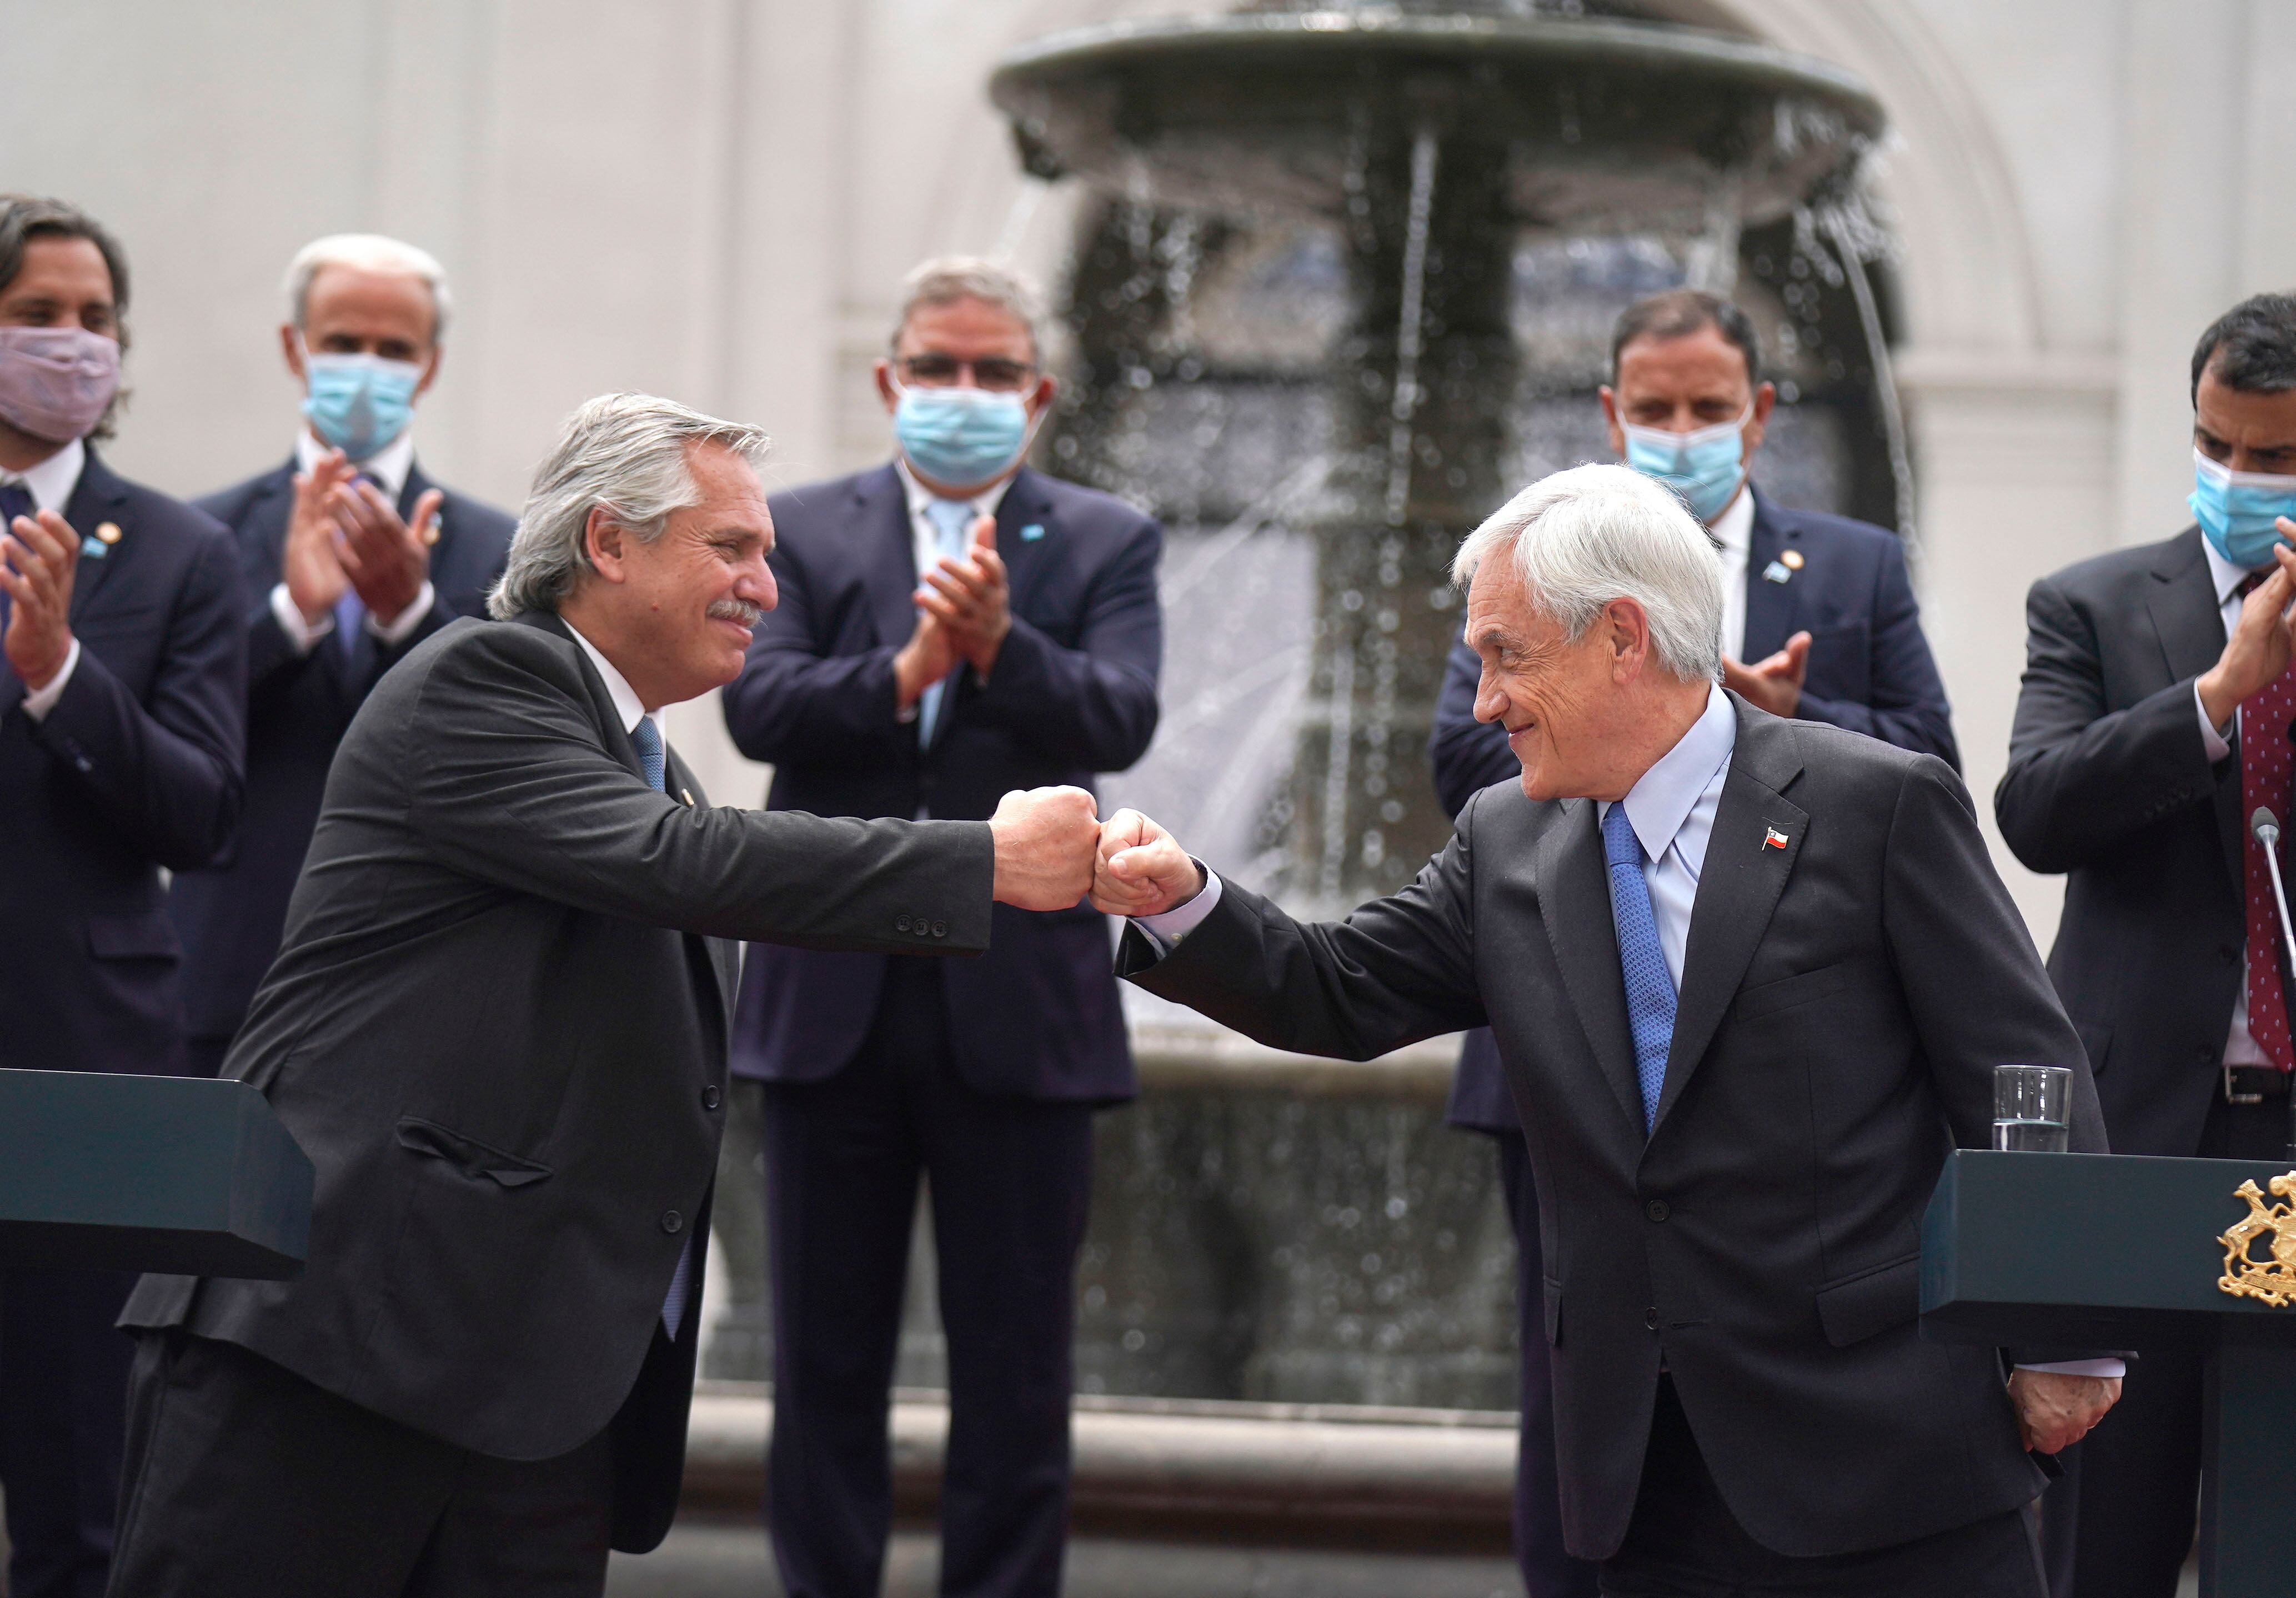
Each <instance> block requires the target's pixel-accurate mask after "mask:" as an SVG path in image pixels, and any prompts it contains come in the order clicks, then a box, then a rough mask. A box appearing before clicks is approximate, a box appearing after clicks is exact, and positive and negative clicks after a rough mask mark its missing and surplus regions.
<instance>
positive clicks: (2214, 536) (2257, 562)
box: [2185, 449, 2296, 570]
mask: <svg viewBox="0 0 2296 1598" xmlns="http://www.w3.org/2000/svg"><path fill="white" fill-rule="evenodd" d="M2185 504H2188V505H2190V506H2192V507H2193V516H2194V520H2197V521H2198V522H2199V523H2200V524H2201V536H2202V537H2204V538H2206V539H2207V540H2208V541H2209V547H2210V548H2211V549H2213V550H2215V551H2216V552H2217V553H2218V554H2220V555H2222V556H2223V557H2224V558H2225V559H2226V561H2230V562H2232V564H2234V565H2235V566H2240V567H2244V568H2248V569H2250V570H2253V569H2254V568H2256V567H2259V566H2262V565H2264V564H2265V563H2266V562H2267V561H2270V560H2271V559H2272V546H2273V545H2276V544H2277V543H2279V542H2280V532H2279V529H2276V528H2275V527H2274V526H2273V525H2272V523H2273V519H2274V518H2275V517H2278V516H2286V517H2288V518H2290V519H2291V520H2296V477H2276V476H2273V475H2271V474H2269V473H2267V472H2262V471H2232V470H2231V469H2230V468H2228V467H2226V466H2220V465H2218V463H2216V462H2214V461H2211V460H2210V459H2209V457H2208V456H2206V455H2202V453H2201V452H2200V451H2199V450H2197V449H2195V450H2194V451H2193V496H2192V497H2191V498H2190V499H2187V500H2186V501H2185Z"/></svg>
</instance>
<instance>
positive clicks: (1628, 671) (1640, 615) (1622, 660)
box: [1603, 594, 1650, 685]
mask: <svg viewBox="0 0 2296 1598" xmlns="http://www.w3.org/2000/svg"><path fill="white" fill-rule="evenodd" d="M1603 627H1606V628H1608V629H1609V635H1608V643H1609V644H1610V648H1611V681H1613V682H1615V683H1618V684H1621V685H1624V684H1628V683H1631V682H1633V681H1634V680H1635V678H1636V677H1637V676H1641V675H1642V669H1643V663H1644V661H1646V660H1649V659H1650V617H1649V615H1648V614H1647V613H1645V612H1644V610H1643V607H1642V604H1641V602H1639V601H1636V600H1633V599H1629V598H1628V597H1627V596H1626V595H1624V594H1620V596H1619V597H1618V598H1616V599H1614V600H1612V601H1611V602H1610V603H1609V604H1606V605H1604V606H1603Z"/></svg>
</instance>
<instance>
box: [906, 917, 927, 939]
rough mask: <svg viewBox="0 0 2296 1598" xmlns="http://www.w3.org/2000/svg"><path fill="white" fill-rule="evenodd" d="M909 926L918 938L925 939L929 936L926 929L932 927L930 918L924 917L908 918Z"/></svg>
mask: <svg viewBox="0 0 2296 1598" xmlns="http://www.w3.org/2000/svg"><path fill="white" fill-rule="evenodd" d="M909 925H910V927H911V928H912V929H913V930H914V931H915V932H916V935H917V936H918V937H920V938H923V937H927V936H929V935H930V934H929V931H928V929H930V928H931V926H932V918H931V916H925V915H913V916H911V917H909Z"/></svg>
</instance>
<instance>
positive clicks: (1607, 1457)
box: [1119, 696, 2104, 1559]
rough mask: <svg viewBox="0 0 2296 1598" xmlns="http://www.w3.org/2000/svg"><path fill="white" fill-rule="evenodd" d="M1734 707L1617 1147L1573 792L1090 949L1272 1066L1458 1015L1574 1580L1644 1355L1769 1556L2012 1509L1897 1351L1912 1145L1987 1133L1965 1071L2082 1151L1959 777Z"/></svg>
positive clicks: (1604, 946) (1959, 1420)
mask: <svg viewBox="0 0 2296 1598" xmlns="http://www.w3.org/2000/svg"><path fill="white" fill-rule="evenodd" d="M1733 697H1734V696H1733ZM1736 704H1737V711H1738V742H1737V747H1736V750H1735V751H1734V754H1733V755H1732V758H1731V763H1730V770H1729V774H1728V775H1727V777H1726V779H1725V784H1724V787H1723V791H1722V800H1721V805H1720V808H1719V810H1718V813H1717V815H1716V816H1715V822H1714V831H1713V837H1712V840H1711V842H1710V845H1709V847H1708V850H1707V856H1706V865H1705V869H1704V872H1703V873H1702V876H1701V878H1700V881H1699V889H1698V898H1697V903H1696V905H1695V906H1694V908H1693V912H1692V915H1691V924H1690V941H1689V948H1688V953H1687V956H1686V959H1685V966H1684V971H1683V979H1682V993H1681V1000H1680V1004H1679V1007H1678V1009H1677V1012H1676V1018H1675V1031H1674V1044H1673V1050H1672V1053H1671V1054H1670V1055H1669V1058H1668V1062H1667V1072H1666V1086H1665V1089H1664V1092H1663V1094H1661V1099H1660V1108H1659V1117H1658V1124H1657V1127H1656V1129H1655V1131H1654V1132H1652V1134H1651V1135H1649V1136H1648V1137H1645V1136H1644V1127H1643V1111H1642V1105H1641V1096H1640V1094H1639V1092H1638V1090H1637V1088H1636V1082H1635V1058H1634V1045H1633V1042H1632V1038H1631V1036H1630V1034H1629V1032H1628V1023H1627V1004H1626V995H1625V987H1624V985H1623V983H1622V981H1621V979H1620V972H1619V955H1618V946H1617V943H1616V941H1615V937H1614V934H1613V932H1612V930H1611V906H1610V896H1609V890H1608V889H1607V887H1606V885H1605V878H1604V872H1603V844H1602V838H1601V834H1600V832H1599V831H1598V829H1597V825H1596V821H1595V814H1596V810H1595V804H1594V803H1593V802H1592V801H1590V800H1587V799H1570V800H1562V801H1559V802H1547V803H1540V802H1536V801H1533V800H1531V799H1527V798H1525V797H1524V795H1523V793H1522V791H1521V789H1520V788H1519V787H1515V786H1512V785H1509V786H1505V787H1498V788H1492V789H1488V790H1486V791H1484V792H1482V793H1480V794H1478V795H1477V796H1476V797H1475V798H1474V799H1473V800H1472V801H1471V802H1470V803H1469V805H1468V806H1467V807H1466V809H1465V810H1464V812H1462V813H1461V815H1460V817H1459V824H1458V832H1457V833H1456V836H1455V837H1454V839H1453V840H1452V842H1451V844H1450V846H1449V847H1448V848H1447V849H1445V850H1444V852H1443V853H1442V854H1441V855H1439V856H1436V857H1435V858H1434V859H1433V860H1431V862H1429V864H1428V865H1427V868H1426V869H1425V870H1424V871H1423V872H1422V873H1420V875H1419V880H1418V881H1416V882H1415V883H1414V884H1413V885H1412V886H1411V887H1409V888H1407V889H1404V890H1403V891H1402V892H1400V893H1398V894H1396V895H1394V896H1392V897H1389V898H1385V899H1381V900H1378V901H1376V902H1374V903H1373V904H1370V905H1366V906H1364V907H1363V908H1361V909H1359V910H1357V912H1356V913H1355V914H1352V915H1351V916H1349V918H1348V919H1347V920H1346V921H1344V922H1338V923H1327V924H1324V925H1319V926H1303V925H1300V923H1298V922H1294V921H1292V919H1291V918H1290V917H1289V916H1287V915H1285V914H1283V912H1282V911H1281V910H1279V909H1277V908H1276V907H1275V906H1273V905H1270V904H1268V903H1267V901H1265V900H1264V899H1260V898H1259V897H1255V896H1253V895H1251V894H1250V893H1247V892H1245V891H1243V890H1242V889H1237V888H1235V887H1234V886H1233V885H1231V886H1229V887H1228V888H1227V889H1226V892H1225V894H1224V895H1223V897H1222V898H1221V901H1220V903H1219V905H1218V908H1217V909H1215V910H1214V912H1213V913H1212V914H1211V915H1210V916H1209V917H1208V918H1207V919H1206V920H1205V922H1203V924H1202V925H1201V927H1199V928H1198V929H1197V930H1195V931H1194V932H1193V934H1191V935H1190V936H1189V937H1188V938H1186V940H1185V941H1184V942H1183V943H1182V944H1181V945H1180V946H1179V947H1178V948H1177V950H1175V951H1174V952H1173V953H1172V955H1170V956H1169V958H1167V959H1164V960H1162V961H1160V962H1159V961H1157V960H1155V958H1154V951H1153V949H1152V947H1150V946H1149V945H1148V943H1147V942H1146V940H1145V938H1144V937H1143V936H1142V935H1141V933H1140V932H1139V930H1137V929H1136V928H1133V929H1128V932H1127V941H1126V943H1125V945H1124V946H1123V947H1122V949H1121V950H1120V951H1119V961H1120V963H1121V969H1122V971H1123V972H1124V974H1126V975H1128V976H1129V977H1130V978H1131V979H1133V980H1134V981H1136V982H1138V983H1139V984H1140V985H1141V986H1142V987H1146V988H1148V989H1150V990H1151V991H1152V992H1155V993H1158V994H1161V995H1163V996H1165V997H1167V998H1171V999H1177V1000H1178V1001H1180V1002H1181V1003H1183V1004H1190V1005H1193V1007H1195V1008H1196V1009H1198V1010H1201V1011H1202V1012H1204V1013H1205V1014H1207V1015H1210V1016H1211V1017H1212V1018H1213V1019H1215V1020H1219V1021H1223V1022H1225V1023H1226V1024H1227V1025H1228V1026H1231V1027H1234V1028H1236V1029H1237V1030H1239V1031H1242V1032H1244V1033H1247V1034H1249V1035H1250V1036H1251V1037H1256V1038H1259V1039H1260V1040H1261V1041H1263V1042H1266V1043H1268V1044H1272V1045H1275V1046H1276V1047H1279V1048H1284V1049H1294V1050H1299V1051H1301V1052H1304V1053H1316V1054H1330V1055H1338V1056H1341V1057H1344V1058H1350V1059H1365V1058H1367V1057H1369V1056H1372V1055H1374V1054H1378V1053H1382V1052H1384V1051H1386V1050H1389V1049H1392V1048H1395V1047H1397V1046H1398V1045H1401V1044H1404V1043H1406V1042H1408V1041H1410V1040H1412V1039H1414V1038H1418V1037H1427V1036H1430V1035H1431V1034H1435V1033H1440V1032H1448V1031H1456V1030H1458V1029H1460V1028H1466V1027H1472V1026H1477V1025H1480V1024H1482V1023H1484V1022H1485V1021H1486V1020H1488V1023H1489V1025H1490V1026H1491V1028H1492V1029H1493V1030H1494V1031H1495V1032H1496V1033H1497V1037H1498V1042H1499V1052H1500V1053H1501V1055H1502V1057H1503V1058H1504V1060H1505V1064H1506V1068H1507V1071H1508V1075H1509V1079H1510V1085H1511V1086H1512V1087H1513V1093H1514V1098H1515V1102H1516V1105H1517V1106H1518V1108H1519V1109H1520V1110H1521V1118H1522V1124H1523V1130H1524V1135H1525V1136H1526V1137H1527V1138H1528V1139H1529V1145H1530V1153H1531V1164H1532V1168H1533V1170H1534V1171H1535V1173H1536V1176H1537V1179H1538V1205H1539V1215H1540V1228H1539V1229H1540V1237H1539V1243H1540V1249H1541V1253H1542V1258H1544V1260H1545V1262H1546V1283H1545V1288H1546V1305H1545V1324H1546V1337H1547V1340H1548V1341H1549V1342H1550V1343H1552V1344H1553V1345H1554V1389H1555V1392H1554V1397H1555V1432H1556V1443H1557V1446H1558V1453H1559V1455H1560V1457H1561V1461H1562V1515H1563V1525H1564V1529H1565V1540H1566V1541H1567V1542H1568V1544H1569V1545H1570V1551H1571V1552H1572V1553H1576V1554H1578V1555H1579V1556H1580V1557H1582V1558H1587V1559H1603V1558H1607V1557H1608V1556H1609V1555H1611V1554H1612V1553H1615V1552H1617V1550H1618V1547H1619V1545H1620V1541H1621V1539H1622V1538H1623V1537H1625V1535H1626V1530H1627V1523H1628V1518H1629V1516H1630V1515H1631V1514H1632V1513H1633V1511H1634V1504H1635V1495H1636V1487H1637V1485H1638V1482H1639V1479H1640V1475H1641V1471H1642V1462H1643V1449H1644V1441H1645V1440H1646V1439H1647V1438H1648V1437H1649V1435H1650V1421H1651V1413H1652V1400H1653V1397H1654V1395H1655V1393H1656V1389H1657V1382H1658V1376H1659V1372H1660V1370H1661V1361H1663V1362H1664V1366H1665V1368H1666V1369H1668V1370H1670V1371H1671V1372H1672V1373H1673V1376H1674V1381H1675V1384H1676V1387H1677V1389H1678V1391H1679V1392H1680V1395H1681V1398H1682V1404H1683V1407H1684V1409H1685V1411H1687V1412H1688V1414H1689V1417H1690V1422H1691V1426H1692V1429H1693V1431H1694V1432H1695V1433H1696V1435H1697V1438H1698V1441H1699V1445H1700V1446H1701V1448H1702V1450H1703V1451H1704V1453H1705V1455H1706V1459H1707V1462H1708V1463H1709V1464H1710V1466H1711V1468H1712V1470H1713V1472H1714V1477H1715V1479H1716V1481H1717V1482H1718V1484H1719V1486H1720V1487H1721V1489H1722V1494H1723V1496H1724V1497H1725V1498H1726V1500H1727V1501H1728V1503H1729V1504H1730V1507H1731V1509H1732V1510H1733V1511H1734V1512H1735V1513H1736V1515H1737V1517H1738V1519H1739V1520H1741V1521H1742V1522H1743V1524H1744V1526H1745V1528H1746V1529H1747V1530H1748V1531H1750V1532H1751V1533H1752V1534H1753V1536H1754V1537H1756V1538H1757V1539H1758V1540H1759V1541H1760V1542H1761V1543H1763V1544H1764V1545H1767V1546H1768V1547H1770V1548H1773V1549H1775V1550H1776V1551H1777V1552H1779V1553H1788V1554H1795V1555H1803V1556H1808V1555H1819V1554H1832V1553H1845V1552H1849V1551H1852V1550H1857V1549H1866V1548H1876V1547H1882V1546H1886V1545H1890V1544H1893V1543H1899V1542H1904V1541H1907V1540H1908V1539H1911V1538H1914V1537H1923V1536H1926V1535H1928V1534H1930V1533H1933V1532H1938V1531H1942V1530H1946V1529H1948V1528H1953V1527H1956V1526H1961V1525H1964V1524H1966V1523H1968V1522H1970V1521H1972V1520H1977V1519H1979V1518H1980V1517H1981V1516H1985V1515H1989V1514H1993V1513H1997V1512H2000V1511H2003V1510H2006V1509H2008V1508H2010V1507H2012V1506H2013V1505H2016V1504H2022V1503H2024V1502H2026V1501H2027V1500H2029V1499H2030V1498H2032V1497H2033V1496H2035V1495H2036V1494H2037V1493H2038V1492H2039V1490H2040V1488H2041V1486H2042V1477H2041V1473H2040V1472H2039V1471H2038V1470H2037V1469H2036V1468H2035V1466H2034V1465H2033V1463H2032V1462H2031V1461H2030V1459H2029V1458H2028V1457H2027V1456H2026V1455H2025V1453H2024V1451H2023V1447H2022V1446H2021V1442H2020V1441H2019V1438H2018V1432H2017V1422H2016V1418H2015V1415H2014V1414H2013V1410H2012V1408H2011V1405H2010V1403H2009V1400H2008V1397H2007V1396H2006V1393H2005V1389H2004V1385H2003V1381H2002V1369H2001V1364H2000V1362H1999V1359H1998V1358H1997V1355H1996V1353H1995V1351H1994V1350H1991V1349H1988V1348H1967V1347H1955V1346H1950V1345H1947V1344H1941V1343H1929V1342H1923V1340H1921V1338H1920V1336H1919V1334H1918V1329H1917V1327H1916V1325H1915V1312H1916V1309H1917V1305H1918V1294H1919V1279H1920V1253H1919V1250H1920V1241H1919V1233H1918V1228H1919V1225H1920V1222H1921V1216H1922V1211H1923V1208H1924V1207H1925V1206H1926V1204H1927V1203H1928V1201H1929V1196H1930V1192H1931V1188H1932V1187H1933V1186H1934V1185H1935V1184H1936V1181H1937V1176H1938V1171H1939V1167H1940V1166H1941V1165H1942V1163H1943V1160H1944V1157H1945V1153H1946V1151H1947V1150H1948V1149H1949V1148H1951V1147H1952V1146H1954V1145H1955V1144H1956V1143H1959V1144H1961V1145H1963V1146H1964V1147H1982V1146H1985V1145H1986V1144H1987V1143H1989V1141H1990V1135H1991V1129H1992V1114H1993V1096H1992V1094H1993V1087H1992V1074H1993V1068H1994V1067H1995V1066H1996V1065H1999V1064H2003V1063H2005V1062H2012V1061H2030V1062H2034V1063H2040V1064H2050V1065H2064V1066H2069V1067H2071V1068H2072V1069H2073V1070H2074V1072H2075V1097H2074V1107H2075V1124H2074V1127H2073V1147H2074V1148H2076V1149H2079V1150H2089V1151H2101V1150H2102V1149H2103V1147H2104V1134H2103V1123H2102V1121H2101V1119H2100V1118H2099V1116H2098V1113H2097V1108H2096V1095H2095V1089H2094V1088H2093V1087H2092V1086H2091V1085H2090V1082H2089V1078H2088V1071H2087V1066H2086V1065H2085V1063H2084V1062H2083V1061H2082V1058H2081V1049H2080V1043H2079V1039H2078V1038H2077V1037H2075V1036H2074V1034H2073V1030H2072V1028H2071V1025H2070V1024H2068V1023H2067V1021H2066V1020H2065V1017H2064V1012H2062V1010H2061V1009H2059V1008H2058V1006H2057V1001H2056V996H2055V995H2054V993H2052V992H2051V991H2050V987H2049V982H2048V978H2047V976H2046V974H2045V973H2044V972H2043V971H2042V969H2041V962H2040V959H2039V956H2038V955H2037V954H2036V953H2035V951H2034V948H2033V945H2032V940H2031V938H2030V937H2029V936H2028V935H2027V933H2026V931H2025V927H2024V923H2023V922H2021V921H2020V920H2019V919H2018V915H2017V911H2016V909H2015V907H2014V906H2013V905H2012V904H2011V903H2010V900H2009V896H2008V893H2007V892H2006V890H2005V889H2003V887H2002V886H2001V882H2000V880H1999V878H1998V877H1997V876H1996V875H1995V874H1994V872H1993V868H1992V865H1991V864H1990V862H1989V860H1988V859H1987V857H1986V852H1985V844H1984V840H1982V839H1981V838H1980V835H1979V833H1978V830H1977V818H1976V816H1975V815H1974V814H1973V813H1972V808H1971V805H1970V801H1969V796H1968V794H1967V793H1966V792H1965V791H1964V790H1963V788H1962V786H1961V782H1960V779H1959V778H1957V777H1956V776H1955V775H1954V774H1953V772H1952V771H1951V769H1950V768H1948V766H1946V765H1945V763H1944V762H1943V761H1941V760H1939V759H1938V758H1935V757H1934V756H1930V755H1915V754H1912V753H1909V752H1907V751H1906V750H1899V749H1895V748H1892V747H1890V745H1888V744H1885V743H1882V742H1879V741H1877V740H1875V739H1872V738H1868V737H1866V736H1864V735H1862V734H1859V733H1849V732H1844V731H1842V730H1841V729H1839V728H1835V727H1830V726H1823V725H1816V724H1813V723H1808V722H1796V721H1781V720H1779V719H1777V718H1776V717H1771V716H1767V715H1765V714H1763V713H1761V712H1760V711H1758V710H1754V709H1751V708H1750V707H1748V706H1747V705H1746V704H1745V702H1744V701H1736ZM1770 829H1775V831H1776V832H1779V833H1781V834H1783V835H1784V838H1785V840H1786V842H1785V845H1784V848H1771V847H1767V845H1766V843H1765V838H1766V836H1767V832H1768V831H1769V830H1770ZM1534 1324H1535V1323H1534Z"/></svg>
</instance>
